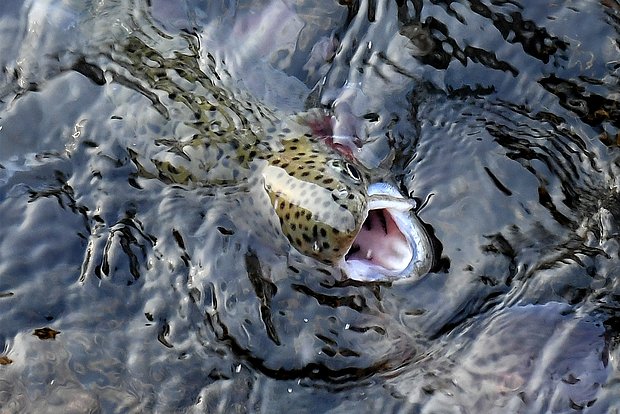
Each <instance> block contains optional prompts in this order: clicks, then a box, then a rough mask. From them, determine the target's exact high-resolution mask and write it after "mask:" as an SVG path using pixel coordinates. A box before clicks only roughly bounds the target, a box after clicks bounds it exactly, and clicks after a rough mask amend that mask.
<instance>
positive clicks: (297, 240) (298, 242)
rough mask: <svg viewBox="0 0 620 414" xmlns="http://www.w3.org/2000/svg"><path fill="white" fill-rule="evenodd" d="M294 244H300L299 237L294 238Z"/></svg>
mask: <svg viewBox="0 0 620 414" xmlns="http://www.w3.org/2000/svg"><path fill="white" fill-rule="evenodd" d="M295 244H296V245H298V246H301V239H299V238H296V239H295Z"/></svg>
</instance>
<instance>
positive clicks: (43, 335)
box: [33, 327, 60, 340]
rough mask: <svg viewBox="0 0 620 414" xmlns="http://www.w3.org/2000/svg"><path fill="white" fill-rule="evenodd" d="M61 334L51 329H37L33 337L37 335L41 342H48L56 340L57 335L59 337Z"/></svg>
mask: <svg viewBox="0 0 620 414" xmlns="http://www.w3.org/2000/svg"><path fill="white" fill-rule="evenodd" d="M59 333H60V331H55V330H53V329H51V328H47V327H45V328H39V329H35V330H34V333H33V335H36V336H37V338H39V339H41V340H46V339H56V335H58V334H59Z"/></svg>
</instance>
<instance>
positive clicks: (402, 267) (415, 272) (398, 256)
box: [339, 183, 433, 282]
mask: <svg viewBox="0 0 620 414" xmlns="http://www.w3.org/2000/svg"><path fill="white" fill-rule="evenodd" d="M368 194H369V202H368V211H367V215H366V218H365V221H364V224H363V225H362V228H361V229H360V231H359V233H358V234H357V237H356V238H355V240H354V241H353V243H352V245H351V248H350V249H349V252H348V253H347V254H346V255H345V256H344V257H343V258H342V259H341V260H340V262H339V265H340V268H341V269H342V270H343V271H344V273H345V274H346V276H347V277H348V278H349V279H353V280H357V281H361V282H381V281H395V280H399V279H407V278H418V277H421V276H423V275H425V274H426V273H428V272H429V271H430V269H431V266H432V264H433V254H432V247H431V243H430V239H429V237H428V235H427V233H426V231H425V230H424V227H423V226H422V223H421V222H420V220H419V219H418V218H417V217H416V216H415V214H414V213H413V211H412V210H413V208H414V207H415V203H414V202H413V201H412V200H408V199H405V198H404V197H403V196H402V195H401V194H400V193H399V192H398V190H397V189H396V188H395V187H393V186H391V185H389V184H386V183H375V184H372V185H371V186H370V187H369V188H368Z"/></svg>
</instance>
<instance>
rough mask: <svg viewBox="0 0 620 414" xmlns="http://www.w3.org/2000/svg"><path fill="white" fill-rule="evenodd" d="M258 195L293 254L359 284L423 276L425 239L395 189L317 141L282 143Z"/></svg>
mask: <svg viewBox="0 0 620 414" xmlns="http://www.w3.org/2000/svg"><path fill="white" fill-rule="evenodd" d="M267 159H268V165H267V166H266V167H265V169H264V170H263V178H264V185H265V190H266V191H267V193H268V194H269V197H270V200H271V203H272V205H273V208H274V210H275V213H276V215H277V216H278V218H279V221H280V227H281V229H282V232H283V234H284V235H285V236H286V237H287V239H288V240H289V242H290V243H291V245H292V246H293V247H294V248H295V249H297V250H298V251H299V252H300V253H302V254H304V255H306V256H309V257H313V258H315V259H317V260H319V261H321V262H323V263H326V264H329V265H333V266H334V267H336V268H339V269H340V270H341V271H342V274H344V276H345V277H347V278H349V279H353V280H358V281H362V282H377V281H379V282H380V281H395V280H399V279H407V278H412V277H414V278H415V277H416V276H422V275H424V274H426V273H428V272H429V270H430V269H431V267H432V264H433V252H432V248H431V247H432V246H431V243H430V239H429V237H428V234H427V233H426V230H425V228H424V226H423V225H422V223H421V222H420V220H419V219H418V218H417V217H416V215H415V213H414V212H413V210H414V208H415V202H414V201H413V200H411V199H409V198H407V197H405V196H403V195H402V194H401V193H400V192H399V191H398V189H397V188H396V186H394V185H392V184H389V183H385V182H371V174H370V172H369V171H368V170H367V169H366V168H365V167H364V166H362V165H360V164H358V163H356V162H355V160H354V159H351V158H348V157H346V155H345V154H343V153H342V152H340V151H338V150H336V149H334V148H333V147H332V146H330V145H329V144H328V143H327V144H326V143H325V142H323V141H321V140H314V139H312V138H308V137H304V138H303V139H293V140H290V141H284V142H283V145H282V148H281V149H280V150H279V151H278V152H273V153H272V155H271V156H269V157H267Z"/></svg>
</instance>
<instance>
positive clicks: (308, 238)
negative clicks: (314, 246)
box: [301, 233, 312, 243]
mask: <svg viewBox="0 0 620 414" xmlns="http://www.w3.org/2000/svg"><path fill="white" fill-rule="evenodd" d="M301 237H303V239H304V240H305V241H306V242H307V243H310V242H311V241H312V239H311V238H310V236H308V235H307V234H306V233H304V234H302V235H301Z"/></svg>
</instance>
